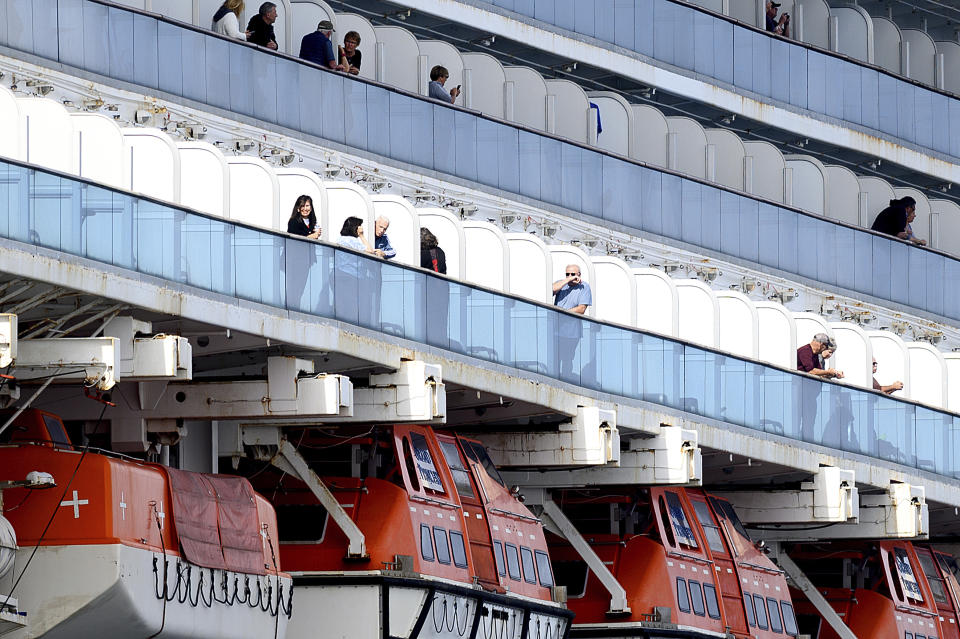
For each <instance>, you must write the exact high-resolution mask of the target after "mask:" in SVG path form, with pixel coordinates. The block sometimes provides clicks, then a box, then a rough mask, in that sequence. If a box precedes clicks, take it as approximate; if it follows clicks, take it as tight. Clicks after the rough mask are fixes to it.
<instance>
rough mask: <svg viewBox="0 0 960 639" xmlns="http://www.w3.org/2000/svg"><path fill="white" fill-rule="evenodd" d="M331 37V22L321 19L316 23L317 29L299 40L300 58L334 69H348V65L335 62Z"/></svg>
mask: <svg viewBox="0 0 960 639" xmlns="http://www.w3.org/2000/svg"><path fill="white" fill-rule="evenodd" d="M332 38H333V23H332V22H330V21H329V20H321V21H320V22H319V23H318V24H317V30H316V31H314V32H313V33H308V34H307V35H305V36H303V39H302V40H301V41H300V58H301V59H303V60H306V61H307V62H313V63H314V64H319V65H320V66H321V67H324V68H327V69H333V70H334V71H347V70H349V67H346V66H344V65H342V64H337V56H336V55H334V53H333V40H332Z"/></svg>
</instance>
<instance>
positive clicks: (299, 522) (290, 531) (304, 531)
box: [273, 504, 327, 544]
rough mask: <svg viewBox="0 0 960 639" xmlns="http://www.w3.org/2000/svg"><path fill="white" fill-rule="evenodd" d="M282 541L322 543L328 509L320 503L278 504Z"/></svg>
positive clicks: (279, 528) (278, 526) (277, 510)
mask: <svg viewBox="0 0 960 639" xmlns="http://www.w3.org/2000/svg"><path fill="white" fill-rule="evenodd" d="M273 508H274V510H275V511H276V513H277V528H278V530H279V531H280V533H279V534H280V542H281V543H286V544H288V543H298V542H313V543H322V542H323V538H324V535H325V534H326V530H327V509H326V508H324V507H323V506H321V505H320V504H276V505H274V507H273Z"/></svg>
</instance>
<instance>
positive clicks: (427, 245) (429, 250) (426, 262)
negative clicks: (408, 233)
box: [420, 227, 447, 273]
mask: <svg viewBox="0 0 960 639" xmlns="http://www.w3.org/2000/svg"><path fill="white" fill-rule="evenodd" d="M420 267H421V268H427V269H430V270H431V271H434V272H436V273H446V272H447V256H446V254H444V252H443V249H442V248H440V245H439V243H438V242H437V236H436V235H434V234H433V233H431V232H430V229H428V228H426V227H424V228H422V229H420Z"/></svg>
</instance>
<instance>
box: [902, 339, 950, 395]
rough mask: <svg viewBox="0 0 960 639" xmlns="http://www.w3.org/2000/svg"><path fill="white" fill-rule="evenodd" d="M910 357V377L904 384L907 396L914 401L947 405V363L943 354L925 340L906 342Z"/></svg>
mask: <svg viewBox="0 0 960 639" xmlns="http://www.w3.org/2000/svg"><path fill="white" fill-rule="evenodd" d="M907 356H908V357H909V358H910V379H909V381H908V382H904V383H905V384H906V390H907V391H908V395H907V396H908V397H909V398H910V399H912V400H913V401H915V402H920V403H921V404H926V405H928V406H935V407H938V408H946V407H947V364H946V362H945V361H944V359H943V355H942V354H941V353H940V351H938V350H937V349H936V348H935V347H934V346H932V345H931V344H928V343H926V342H907Z"/></svg>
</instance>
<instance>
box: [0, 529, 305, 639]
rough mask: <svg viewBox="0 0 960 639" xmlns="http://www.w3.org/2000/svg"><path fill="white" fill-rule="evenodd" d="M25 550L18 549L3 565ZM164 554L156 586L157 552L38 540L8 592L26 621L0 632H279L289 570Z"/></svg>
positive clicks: (182, 637)
mask: <svg viewBox="0 0 960 639" xmlns="http://www.w3.org/2000/svg"><path fill="white" fill-rule="evenodd" d="M32 551H33V548H32V547H22V548H21V549H20V550H19V551H18V553H17V554H18V557H17V569H16V570H14V571H11V573H15V574H19V572H20V570H21V569H22V568H21V567H22V566H24V565H25V563H26V561H27V559H28V557H29V556H30V553H31V552H32ZM167 561H168V563H167V570H166V581H167V588H166V592H165V593H164V586H163V580H164V562H163V555H162V554H161V553H158V552H153V551H151V550H149V549H145V548H135V547H131V546H125V545H122V544H96V545H75V546H41V547H40V548H39V549H38V550H37V553H36V555H35V556H34V557H33V560H32V562H31V563H30V566H29V567H28V569H27V573H26V575H25V576H24V578H23V580H22V581H21V583H20V585H18V586H17V590H16V594H15V597H16V598H17V599H18V601H19V608H20V610H21V611H22V612H26V613H27V616H26V620H27V625H26V627H24V628H22V629H20V630H16V631H14V632H12V633H10V634H7V635H4V639H32V638H34V637H43V638H44V639H86V638H92V639H93V638H95V639H99V638H101V637H110V638H111V639H128V638H129V639H145V638H146V637H151V636H153V637H156V639H188V638H201V637H202V638H204V639H231V638H234V637H265V638H266V637H274V638H282V637H284V634H285V632H286V626H287V621H288V611H289V610H290V605H291V603H290V588H291V584H290V581H291V580H290V578H289V577H287V576H285V575H281V576H275V575H245V574H243V573H234V572H229V571H223V570H210V569H208V568H200V567H198V566H195V565H191V564H190V563H189V562H186V561H184V560H183V559H182V558H180V557H177V556H175V555H167ZM12 578H13V575H12V574H9V575H7V576H6V577H5V578H4V579H2V580H0V592H9V591H10V586H11V585H12V583H11V582H12ZM211 578H212V580H213V588H212V594H211V588H210V584H211ZM224 578H225V580H224ZM224 584H226V590H224V589H223V586H224ZM247 587H249V591H250V594H249V595H248V594H247ZM278 593H280V596H279V597H278ZM164 594H165V597H164ZM281 597H282V601H281ZM165 600H166V601H165ZM155 633H159V634H155Z"/></svg>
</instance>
